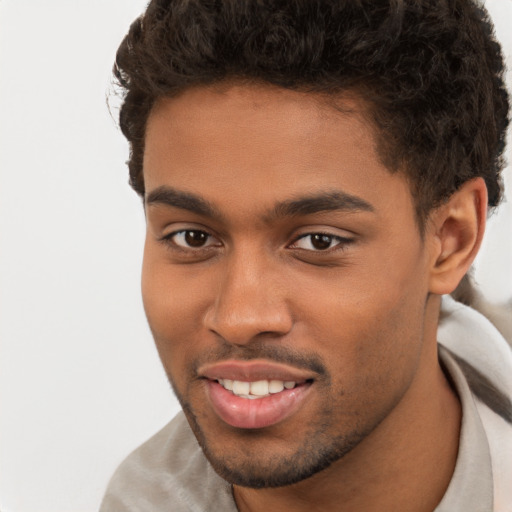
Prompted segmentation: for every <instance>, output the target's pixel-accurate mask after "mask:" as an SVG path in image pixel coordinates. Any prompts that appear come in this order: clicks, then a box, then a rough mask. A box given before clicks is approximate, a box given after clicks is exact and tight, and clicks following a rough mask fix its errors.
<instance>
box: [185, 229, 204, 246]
mask: <svg viewBox="0 0 512 512" xmlns="http://www.w3.org/2000/svg"><path fill="white" fill-rule="evenodd" d="M207 241H208V235H207V234H206V233H205V232H204V231H185V242H186V243H187V245H189V246H190V247H202V246H203V245H204V244H205V243H206V242H207Z"/></svg>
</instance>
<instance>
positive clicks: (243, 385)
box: [233, 380, 251, 395]
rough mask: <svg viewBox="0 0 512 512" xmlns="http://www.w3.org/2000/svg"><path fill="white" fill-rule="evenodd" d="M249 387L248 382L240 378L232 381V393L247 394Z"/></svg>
mask: <svg viewBox="0 0 512 512" xmlns="http://www.w3.org/2000/svg"><path fill="white" fill-rule="evenodd" d="M250 388H251V383H250V382H244V381H241V380H234V381H233V393H234V394H235V395H248V394H249V390H250Z"/></svg>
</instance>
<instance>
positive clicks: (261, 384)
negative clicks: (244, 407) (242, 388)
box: [251, 380, 268, 396]
mask: <svg viewBox="0 0 512 512" xmlns="http://www.w3.org/2000/svg"><path fill="white" fill-rule="evenodd" d="M251 395H256V396H265V395H268V380H258V381H256V382H251Z"/></svg>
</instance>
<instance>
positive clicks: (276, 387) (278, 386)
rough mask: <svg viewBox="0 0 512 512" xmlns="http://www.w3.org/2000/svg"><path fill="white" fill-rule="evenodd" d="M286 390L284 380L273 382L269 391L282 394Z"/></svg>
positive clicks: (269, 386) (269, 385) (269, 384)
mask: <svg viewBox="0 0 512 512" xmlns="http://www.w3.org/2000/svg"><path fill="white" fill-rule="evenodd" d="M283 389H284V382H283V381H282V380H271V381H270V382H269V383H268V390H269V391H270V392H271V393H280V392H281V391H283Z"/></svg>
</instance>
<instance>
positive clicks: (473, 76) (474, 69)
mask: <svg viewBox="0 0 512 512" xmlns="http://www.w3.org/2000/svg"><path fill="white" fill-rule="evenodd" d="M114 75H115V77H116V79H117V82H118V83H119V84H120V86H121V88H122V90H123V92H124V100H123V104H122V107H121V111H120V126H121V129H122V131H123V134H124V135H125V136H126V138H127V139H128V141H129V143H130V160H129V163H128V165H129V171H130V183H131V185H132V187H133V188H134V189H135V190H136V191H137V192H138V193H139V194H141V195H144V175H143V165H142V163H143V153H144V133H145V127H146V121H147V118H148V115H149V113H150V111H151V108H152V106H153V104H154V102H155V100H156V99H157V98H159V97H162V96H169V97H172V96H173V95H176V94H178V93H180V92H181V91H183V90H185V89H187V88H189V87H192V86H197V85H210V84H214V83H216V82H220V81H223V80H230V79H239V80H242V81H244V82H249V83H250V82H255V83H261V82H264V83H269V84H273V85H276V86H279V87H284V88H288V89H294V90H301V91H309V92H312V93H320V94H323V95H326V96H331V97H335V96H336V95H339V94H340V93H342V92H344V91H353V92H355V93H357V94H358V95H359V96H360V97H361V98H362V99H364V100H365V101H366V102H367V104H368V105H369V106H370V112H371V120H372V122H373V123H374V125H375V128H376V134H377V143H378V144H377V145H378V150H379V154H380V156H381V158H382V161H383V162H384V164H385V165H386V166H387V167H388V169H389V170H390V172H396V171H402V172H404V173H405V174H406V176H407V177H408V180H409V182H410V184H411V190H412V193H413V195H414V198H415V201H416V209H417V214H418V218H419V219H420V220H424V219H425V218H426V216H427V214H428V212H429V211H430V210H431V209H432V208H434V207H436V206H438V205H439V204H441V203H442V202H443V201H444V200H446V199H447V198H448V197H450V195H451V194H452V193H453V192H454V191H456V190H457V189H458V188H459V187H460V186H461V185H462V184H463V183H464V182H466V181H468V180H470V179H472V178H474V177H477V176H481V177H483V178H484V179H485V182H486V184H487V189H488V193H489V205H490V206H496V205H497V204H498V203H499V201H500V198H501V181H500V171H501V169H502V167H503V164H504V162H503V157H502V154H503V150H504V147H505V132H506V128H507V126H508V122H509V117H508V110H509V104H508V94H507V91H506V88H505V85H504V80H503V78H504V64H503V57H502V54H501V49H500V46H499V44H498V43H497V42H496V39H495V37H494V33H493V26H492V23H491V21H490V19H489V16H488V14H487V12H486V11H485V9H484V8H483V7H482V6H481V5H480V4H479V3H477V0H475V1H471V0H153V1H151V2H150V4H149V6H148V8H147V10H146V12H145V14H144V15H142V16H141V17H139V18H138V19H136V20H135V21H134V22H133V24H132V25H131V27H130V30H129V32H128V34H127V35H126V37H125V38H124V40H123V41H122V43H121V45H120V47H119V49H118V52H117V56H116V62H115V65H114Z"/></svg>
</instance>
